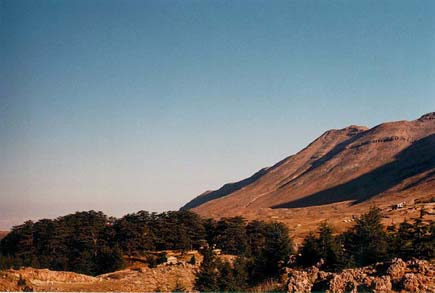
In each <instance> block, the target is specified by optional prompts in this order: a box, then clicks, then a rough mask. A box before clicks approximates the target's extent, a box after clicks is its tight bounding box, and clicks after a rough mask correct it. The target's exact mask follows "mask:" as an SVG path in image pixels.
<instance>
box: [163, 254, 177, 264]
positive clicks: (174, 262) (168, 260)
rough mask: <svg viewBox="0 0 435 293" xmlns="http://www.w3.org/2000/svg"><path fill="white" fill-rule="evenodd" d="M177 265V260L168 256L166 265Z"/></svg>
mask: <svg viewBox="0 0 435 293" xmlns="http://www.w3.org/2000/svg"><path fill="white" fill-rule="evenodd" d="M177 263H178V259H177V258H176V257H175V256H168V257H167V259H166V264H168V265H176V264H177Z"/></svg>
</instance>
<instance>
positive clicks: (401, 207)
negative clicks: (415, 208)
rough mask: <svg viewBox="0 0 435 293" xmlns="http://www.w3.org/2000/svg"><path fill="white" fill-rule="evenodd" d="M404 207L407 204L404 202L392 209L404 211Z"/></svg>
mask: <svg viewBox="0 0 435 293" xmlns="http://www.w3.org/2000/svg"><path fill="white" fill-rule="evenodd" d="M404 206H405V202H404V201H402V202H399V203H397V204H395V205H393V206H392V207H391V208H392V209H393V210H398V209H403V207H404Z"/></svg>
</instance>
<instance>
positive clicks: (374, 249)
mask: <svg viewBox="0 0 435 293" xmlns="http://www.w3.org/2000/svg"><path fill="white" fill-rule="evenodd" d="M350 236H351V237H350V239H349V241H350V242H349V243H347V246H348V248H349V251H350V253H351V255H352V256H353V258H354V259H355V261H356V264H357V265H359V266H365V265H368V264H372V263H375V262H378V261H383V260H385V259H386V257H387V255H388V254H387V248H388V244H387V237H386V232H385V231H384V226H383V225H382V224H381V211H380V209H379V208H371V209H370V210H369V211H368V212H367V213H366V214H364V215H362V216H361V217H360V218H359V219H357V223H356V226H355V227H354V228H353V229H352V230H351V233H350Z"/></svg>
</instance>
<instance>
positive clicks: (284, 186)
mask: <svg viewBox="0 0 435 293" xmlns="http://www.w3.org/2000/svg"><path fill="white" fill-rule="evenodd" d="M434 150H435V112H431V113H427V114H425V115H422V116H421V117H420V118H418V119H416V120H412V121H407V120H402V121H393V122H386V123H382V124H379V125H376V126H374V127H372V128H367V127H365V126H357V125H350V126H347V127H345V128H342V129H331V130H328V131H325V132H324V133H323V134H322V135H320V136H319V137H318V138H316V139H315V140H314V141H313V142H311V143H310V144H309V145H308V146H307V147H305V148H304V149H302V150H301V151H299V152H297V153H296V154H294V155H291V156H288V157H286V158H285V159H283V160H281V161H279V162H278V163H276V164H275V165H273V166H272V167H268V168H263V169H261V170H260V171H258V172H257V173H255V174H254V175H253V176H251V177H248V178H246V179H243V180H240V181H238V182H235V183H231V184H232V185H231V184H230V186H232V187H234V186H236V187H237V188H228V184H226V185H224V186H223V187H221V188H220V189H218V190H215V191H211V192H209V193H207V195H208V196H209V197H207V195H206V196H205V197H204V196H202V198H201V197H196V198H194V199H193V200H192V201H190V202H189V203H187V204H186V205H185V206H184V207H183V208H182V209H191V210H193V211H195V212H197V213H199V214H200V215H202V216H205V217H210V216H211V217H225V216H234V215H242V216H248V217H249V216H251V217H254V218H255V217H260V218H261V217H262V216H261V215H262V214H267V215H268V216H269V217H278V218H280V217H283V216H282V214H283V213H285V211H282V212H278V211H277V210H279V209H284V210H287V211H288V212H291V211H296V210H295V209H299V208H307V207H315V206H327V205H331V204H332V205H340V206H343V208H344V209H349V208H352V207H354V206H355V205H365V206H368V205H369V204H373V203H374V202H378V203H379V204H381V205H384V206H386V205H387V204H388V205H391V202H394V200H395V199H396V198H403V199H405V200H407V201H410V200H413V199H417V198H426V197H428V196H432V195H434V196H435V177H434V174H435V172H434V170H435V152H434ZM404 186H409V188H408V189H404ZM411 190H412V192H411ZM411 193H412V194H411ZM210 195H212V196H210ZM198 199H200V200H198ZM208 199H209V200H208ZM340 209H341V208H340ZM273 210H276V211H273ZM284 218H285V217H284Z"/></svg>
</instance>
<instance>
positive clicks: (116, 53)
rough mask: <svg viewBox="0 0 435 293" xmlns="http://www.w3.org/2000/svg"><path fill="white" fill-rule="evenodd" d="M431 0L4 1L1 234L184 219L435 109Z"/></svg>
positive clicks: (0, 5) (0, 7)
mask: <svg viewBox="0 0 435 293" xmlns="http://www.w3.org/2000/svg"><path fill="white" fill-rule="evenodd" d="M433 15H435V2H433V1H398V0H392V1H322V0H319V1H309V0H308V1H302V0H301V1H199V0H198V1H164V0H160V1H110V0H104V1H95V0H86V1H80V0H79V1H66V0H62V1H59V0H57V1H45V0H40V1H20V0H18V1H17V0H13V1H12V0H1V1H0V21H1V22H0V99H1V103H0V117H1V119H0V200H1V205H0V229H2V228H3V229H4V228H8V227H9V226H10V225H12V224H18V223H21V222H22V221H23V219H27V218H41V217H55V216H59V215H62V214H64V213H69V212H74V211H75V210H88V209H96V210H103V211H104V212H106V213H108V214H110V215H115V216H120V215H122V214H124V213H127V212H133V211H137V210H140V209H145V210H151V211H162V210H170V209H178V208H179V207H180V206H181V205H182V204H183V203H185V202H187V201H188V200H190V199H191V198H192V197H194V196H195V195H197V194H199V193H202V192H203V191H205V190H207V189H215V188H218V187H220V186H221V185H222V184H224V183H226V182H230V181H235V180H238V179H241V178H244V177H246V176H249V175H250V174H252V173H254V172H255V171H257V170H258V169H260V168H262V167H264V166H270V165H272V164H274V163H275V162H276V161H279V160H281V159H282V158H284V157H285V156H288V155H290V154H293V153H295V152H297V151H299V150H300V149H301V148H303V147H304V146H306V144H308V143H309V142H311V141H312V140H313V139H314V138H316V137H317V136H319V135H320V134H321V133H323V132H324V131H326V130H328V129H330V128H342V127H345V126H347V125H350V124H359V125H367V126H374V125H376V124H378V123H381V122H384V121H392V120H405V119H406V120H412V119H416V118H418V117H419V116H421V115H422V114H424V113H426V112H430V111H433V110H434V109H435V34H434V32H435V18H434V17H433Z"/></svg>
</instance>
